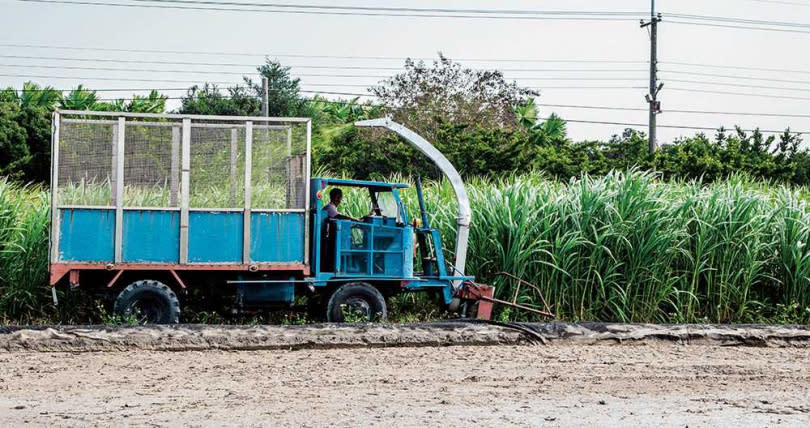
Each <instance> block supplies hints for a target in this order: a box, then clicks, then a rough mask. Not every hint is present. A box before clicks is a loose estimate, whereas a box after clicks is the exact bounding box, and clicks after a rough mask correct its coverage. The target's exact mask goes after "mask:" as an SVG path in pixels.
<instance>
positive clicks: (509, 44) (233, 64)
mask: <svg viewBox="0 0 810 428" xmlns="http://www.w3.org/2000/svg"><path fill="white" fill-rule="evenodd" d="M89 1H95V2H99V1H103V0H89ZM242 1H246V2H252V3H271V2H272V3H286V4H297V5H302V4H311V5H344V6H350V5H354V6H385V7H411V8H438V7H441V8H463V9H516V10H526V11H560V10H565V11H591V12H597V11H611V12H616V11H631V12H639V13H645V14H647V15H649V11H650V1H649V0H646V1H641V0H598V1H597V0H590V1H586V0H512V1H474V0H464V1H455V0H433V1H428V0H411V1H388V2H380V1H372V0H340V1H339V2H328V1H326V0H309V1H302V0H275V1H273V0H242ZM107 2H108V3H111V2H115V3H122V2H126V3H130V4H132V2H131V1H130V0H108V1H107ZM140 4H144V3H143V2H141V3H140ZM656 9H657V11H658V12H660V13H661V14H662V16H663V22H662V23H661V24H660V25H659V36H658V37H659V45H658V50H659V62H660V65H659V70H660V72H659V79H660V81H661V82H664V87H663V90H662V91H661V93H660V96H659V99H660V101H661V103H662V110H663V113H662V114H661V115H660V116H658V123H659V125H660V126H661V128H659V131H658V133H659V137H658V141H659V143H666V142H670V141H673V140H675V139H677V138H679V137H681V136H686V135H693V134H694V133H695V132H698V131H696V130H691V129H678V128H667V127H668V126H694V127H707V128H712V129H714V128H717V127H720V126H726V127H732V126H735V125H739V126H741V127H743V128H746V129H748V128H754V127H760V128H762V129H765V130H776V131H778V130H783V129H785V128H786V127H790V128H791V129H792V130H794V131H807V132H808V133H810V56H808V55H806V52H807V51H808V49H807V48H808V44H809V43H810V29H805V30H802V31H806V32H774V31H759V30H751V29H739V28H722V27H709V26H695V25H686V24H679V23H677V21H679V19H678V18H674V17H668V15H671V14H693V15H704V16H713V17H733V18H745V19H756V20H773V21H781V22H794V23H803V24H808V25H809V26H810V0H711V1H706V0H702V1H700V0H658V1H657V2H656ZM680 20H681V21H683V20H682V19H680ZM0 22H2V24H1V25H0V86H2V87H6V86H13V87H17V88H19V87H21V85H22V83H23V82H24V81H27V80H33V81H35V82H37V83H40V84H43V85H51V86H53V87H55V88H58V89H70V88H74V87H76V85H78V84H80V83H81V84H84V85H85V86H86V87H89V88H91V89H118V88H125V89H129V88H133V89H134V88H151V87H156V88H178V90H173V91H163V93H165V94H167V95H169V96H170V97H180V96H182V95H183V94H184V92H185V91H183V90H181V89H182V88H187V87H188V86H190V85H192V84H201V83H203V82H206V81H209V82H225V83H228V82H240V81H241V77H240V76H241V75H252V76H255V65H258V64H260V63H262V62H263V60H264V56H265V55H268V56H269V57H271V58H274V59H278V60H280V61H281V62H282V63H283V64H285V65H288V66H292V73H293V75H294V76H296V77H300V78H301V82H302V83H301V86H302V88H303V89H304V90H306V91H328V92H343V93H358V94H366V93H368V92H367V91H366V88H367V87H368V86H370V85H373V84H375V83H376V82H378V81H379V80H382V78H384V77H385V76H390V75H392V74H393V73H396V70H395V69H396V68H401V67H402V65H403V62H404V58H405V57H415V58H422V57H424V58H436V56H437V53H438V52H442V53H443V54H444V55H446V56H448V57H449V58H451V59H454V60H458V61H459V62H461V63H462V64H463V65H465V66H469V67H473V68H490V69H501V70H504V73H505V75H506V77H507V78H509V79H512V80H515V81H517V82H518V84H520V85H523V86H528V87H533V88H536V89H537V90H539V92H540V96H539V97H538V99H537V103H538V104H539V105H540V114H541V116H547V115H548V114H550V113H551V112H556V113H557V114H559V115H561V116H562V117H563V118H564V119H568V120H569V125H568V131H569V135H570V136H571V137H572V138H573V139H574V140H590V139H602V140H604V139H607V138H609V137H610V136H611V135H614V134H620V133H621V132H622V130H623V129H624V128H626V127H627V126H625V125H621V124H611V123H600V124H596V123H581V122H577V121H591V122H621V123H631V124H640V125H641V126H633V127H634V128H637V129H640V130H643V131H646V123H647V112H646V111H645V109H646V108H647V103H646V101H645V99H644V96H645V94H646V93H647V92H648V89H647V87H648V86H649V71H648V65H647V64H646V62H647V61H648V60H649V54H650V52H649V49H650V46H649V37H648V33H647V29H643V28H640V27H639V21H638V19H637V18H635V17H633V18H631V19H628V20H621V21H620V20H616V21H593V20H581V19H579V20H537V19H473V18H452V17H447V16H444V17H438V18H437V17H402V16H399V17H395V16H358V15H328V14H326V15H324V14H293V13H280V12H272V13H268V12H255V11H252V12H245V11H241V12H233V11H221V10H220V11H210V10H209V11H200V10H177V9H155V8H130V7H111V6H101V5H80V4H59V3H40V2H26V1H17V0H0ZM715 22H716V21H715ZM782 28H784V27H782ZM13 45H18V46H13ZM20 45H25V46H20ZM33 46H49V48H41V47H33ZM77 48H78V49H77ZM109 49H113V50H109ZM114 49H126V50H147V51H173V52H171V53H156V52H121V51H115V50H114ZM319 56H321V57H319ZM324 56H326V57H324ZM21 57H26V58H21ZM346 57H386V58H376V59H373V58H366V59H362V58H346ZM54 58H63V60H57V59H54ZM64 58H69V59H70V60H64ZM389 58H390V59H389ZM93 60H104V61H93ZM121 61H128V62H121ZM146 61H151V62H161V63H159V64H154V63H148V62H146ZM178 62H197V63H199V62H203V63H209V64H215V65H189V64H177V63H178ZM223 64H230V65H223ZM69 67H79V68H69ZM81 67H85V68H87V67H90V68H114V69H116V70H86V69H82V68H81ZM318 67H322V68H318ZM336 67H361V69H359V70H357V69H345V68H336ZM368 67H378V68H383V70H376V69H369V68H368ZM728 67H742V68H728ZM746 67H754V68H767V69H772V70H770V71H763V70H749V69H745V68H746ZM388 68H395V69H394V70H389V69H388ZM144 70H148V71H144ZM805 70H807V71H805ZM337 75H348V76H351V77H337ZM358 75H360V76H358ZM19 76H40V77H19ZM729 76H731V77H729ZM138 79H141V80H166V81H161V82H152V81H139V80H138ZM597 79H599V80H597ZM753 86H757V87H753ZM763 86H764V87H765V88H763ZM586 87H587V88H586ZM701 91H714V92H722V93H708V92H701ZM137 93H143V92H137ZM99 94H100V95H101V97H102V98H114V97H130V96H131V95H132V94H133V91H129V92H100V93H99ZM307 95H310V93H307ZM328 97H329V98H337V97H339V95H329V96H328ZM343 98H344V99H345V98H348V97H347V96H343ZM178 105H179V101H177V100H170V101H169V108H176V107H177V106H178ZM562 106H568V107H562ZM571 106H578V107H571ZM583 106H590V107H594V106H595V107H606V108H600V109H586V108H582V107H583ZM628 109H629V110H628ZM634 109H638V110H634ZM673 110H692V111H702V112H710V113H700V114H691V113H679V112H674V111H673ZM711 112H730V113H735V114H726V115H720V114H716V113H711ZM738 113H749V114H747V115H740V114H738ZM767 114H787V115H807V116H806V117H775V116H767ZM706 132H707V133H709V134H713V132H712V131H706ZM805 139H806V140H810V137H808V136H805Z"/></svg>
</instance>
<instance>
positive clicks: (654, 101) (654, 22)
mask: <svg viewBox="0 0 810 428" xmlns="http://www.w3.org/2000/svg"><path fill="white" fill-rule="evenodd" d="M659 22H661V14H660V13H659V14H656V13H655V0H651V5H650V22H644V20H641V27H642V28H644V27H649V31H650V93H649V94H647V96H646V97H645V98H646V99H647V104H649V106H650V122H649V124H650V132H649V135H648V137H649V140H650V154H653V153H654V152H655V150H656V148H657V146H656V140H655V133H656V132H655V131H656V128H655V125H656V124H655V122H656V115H658V113H661V103H660V102H659V101H658V92H660V91H661V88H662V87H663V86H664V84H663V83H662V84H660V85H659V84H658V23H659Z"/></svg>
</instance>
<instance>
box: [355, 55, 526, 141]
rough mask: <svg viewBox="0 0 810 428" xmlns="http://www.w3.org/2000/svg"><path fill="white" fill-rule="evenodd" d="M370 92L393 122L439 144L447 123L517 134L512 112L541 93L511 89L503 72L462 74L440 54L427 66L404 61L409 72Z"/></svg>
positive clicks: (513, 86) (464, 71)
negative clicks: (436, 138) (437, 135)
mask: <svg viewBox="0 0 810 428" xmlns="http://www.w3.org/2000/svg"><path fill="white" fill-rule="evenodd" d="M370 91H371V92H372V93H373V94H374V95H375V96H377V97H378V98H379V99H380V102H381V103H382V104H383V105H384V106H385V108H386V110H387V112H388V113H389V114H391V115H392V116H393V117H394V120H396V121H398V122H401V123H403V124H405V125H406V126H408V127H409V128H411V129H413V130H415V131H417V132H419V133H420V134H422V135H423V136H425V137H427V138H428V139H429V140H431V139H435V137H436V134H437V132H438V128H439V127H440V126H441V125H442V124H445V123H452V124H457V125H458V124H468V125H473V126H476V127H482V128H486V129H514V128H516V127H517V125H518V121H517V119H516V117H515V113H514V106H517V105H522V104H524V103H525V102H526V100H527V99H528V98H529V97H530V96H536V95H538V94H537V92H535V91H532V90H530V89H527V88H522V87H520V86H518V85H517V84H516V83H514V82H512V83H509V82H507V81H506V79H505V78H504V77H503V74H502V73H501V72H500V71H496V70H494V71H490V70H473V69H469V68H463V67H462V66H461V65H460V64H458V63H454V62H453V61H451V60H450V59H448V58H446V57H445V56H444V55H442V54H441V53H440V54H439V59H438V60H437V61H434V62H433V63H432V65H430V66H428V65H426V64H425V63H424V62H423V61H419V62H416V61H414V60H412V59H407V60H406V61H405V71H404V72H403V73H400V74H397V75H396V76H394V77H392V78H390V79H386V80H384V81H382V82H381V83H380V84H379V85H378V86H374V87H372V88H371V89H370Z"/></svg>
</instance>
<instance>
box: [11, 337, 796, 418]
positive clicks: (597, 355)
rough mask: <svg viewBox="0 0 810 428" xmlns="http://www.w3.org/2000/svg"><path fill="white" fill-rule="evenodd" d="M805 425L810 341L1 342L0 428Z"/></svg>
mask: <svg viewBox="0 0 810 428" xmlns="http://www.w3.org/2000/svg"><path fill="white" fill-rule="evenodd" d="M26 423H27V424H33V425H57V426H87V425H112V424H116V425H120V424H124V425H156V426H165V425H170V426H213V425H216V426H221V425H264V426H363V425H366V426H439V425H441V426H527V425H531V426H583V425H585V426H679V427H683V426H689V427H694V426H735V427H740V426H777V425H779V426H808V425H810V348H807V347H804V348H796V347H724V346H716V345H683V344H677V343H667V342H650V343H637V344H634V345H604V344H597V345H582V344H573V343H569V344H553V345H547V346H529V345H522V346H521V345H497V346H449V347H394V348H365V349H363V348H355V349H303V350H256V351H224V350H208V351H179V352H177V351H175V352H169V351H152V350H128V351H108V352H81V353H69V352H33V351H15V352H0V426H20V425H23V424H26Z"/></svg>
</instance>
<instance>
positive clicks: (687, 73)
mask: <svg viewBox="0 0 810 428" xmlns="http://www.w3.org/2000/svg"><path fill="white" fill-rule="evenodd" d="M660 71H661V72H662V73H675V74H685V75H689V76H703V77H722V78H726V79H739V80H758V81H762V82H781V83H804V84H810V80H794V79H774V78H770V77H753V76H739V75H734V74H717V73H702V72H697V71H680V70H660Z"/></svg>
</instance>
